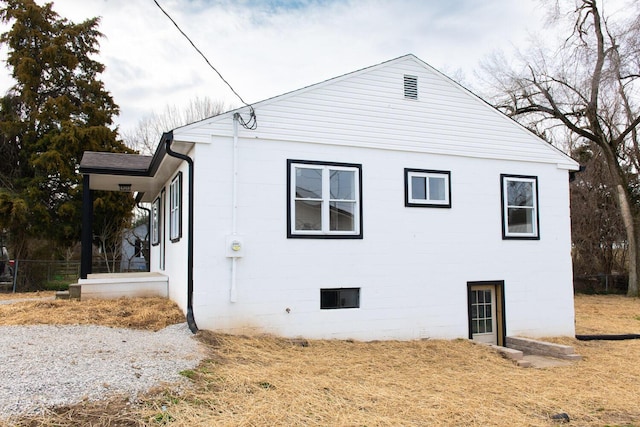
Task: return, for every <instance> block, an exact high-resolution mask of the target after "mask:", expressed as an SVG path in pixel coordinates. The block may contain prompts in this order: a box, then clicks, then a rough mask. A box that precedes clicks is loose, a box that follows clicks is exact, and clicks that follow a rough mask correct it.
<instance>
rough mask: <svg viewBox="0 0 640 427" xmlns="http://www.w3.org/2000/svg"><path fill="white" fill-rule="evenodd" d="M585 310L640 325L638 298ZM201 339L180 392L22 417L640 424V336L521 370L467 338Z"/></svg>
mask: <svg viewBox="0 0 640 427" xmlns="http://www.w3.org/2000/svg"><path fill="white" fill-rule="evenodd" d="M126 306H127V308H129V307H130V304H128V302H127V304H126ZM77 307H78V309H79V310H83V308H82V306H80V305H79V306H77ZM576 313H577V316H576V318H577V321H578V331H579V332H581V333H634V332H635V333H640V320H638V317H639V316H640V300H637V299H635V300H630V299H626V298H624V297H614V296H594V297H591V296H578V297H577V298H576ZM199 336H200V338H201V339H202V341H203V342H205V343H206V345H207V346H208V347H209V351H210V357H209V359H208V360H206V361H205V362H204V363H202V364H201V366H200V367H199V368H198V369H197V370H195V371H194V372H188V373H185V375H187V376H189V377H190V378H192V387H191V388H190V389H188V390H186V391H185V392H184V393H183V394H182V395H173V394H170V393H169V392H168V391H166V390H159V391H156V392H153V393H150V394H149V395H148V396H147V397H146V398H145V399H144V401H143V402H142V403H141V404H138V405H129V404H128V403H126V402H124V401H122V400H117V399H113V400H111V401H109V402H106V403H105V402H99V403H95V404H91V403H87V402H85V403H83V404H81V405H77V406H75V407H73V408H62V409H59V410H57V411H56V412H54V413H51V414H49V415H47V416H46V417H40V418H31V419H26V418H25V419H23V420H22V421H21V422H22V424H20V425H28V426H53V425H56V426H72V425H95V426H138V425H151V426H154V425H170V426H214V425H215V426H263V425H264V426H271V425H273V426H280V425H282V426H293V425H295V426H298V425H300V426H365V425H366V426H425V425H437V426H516V425H517V426H553V425H555V424H554V422H553V421H552V420H550V418H549V416H550V415H552V414H557V413H560V412H566V413H567V414H569V416H570V417H571V424H570V425H576V426H605V425H611V426H615V425H618V426H633V425H635V426H640V421H639V420H640V406H639V405H638V403H637V400H638V396H640V340H632V341H619V342H612V341H590V342H580V341H576V340H574V339H572V338H562V339H559V340H558V341H561V342H564V343H568V344H570V345H573V346H575V348H576V351H577V352H578V353H580V354H582V355H583V357H584V360H583V361H581V362H578V363H575V364H573V365H571V366H562V367H554V368H547V369H523V368H518V367H516V366H515V365H514V364H513V363H512V362H510V361H508V360H505V359H502V358H501V357H499V356H498V355H497V354H496V353H494V352H493V351H491V350H490V349H488V348H485V347H483V346H477V345H474V344H472V343H470V342H468V341H466V340H454V341H437V340H431V341H411V342H370V343H363V342H346V341H309V342H308V345H307V346H301V345H298V344H296V343H293V342H291V341H289V340H285V339H278V338H274V337H265V336H260V337H240V336H230V335H222V334H214V333H210V332H202V333H200V335H199ZM105 404H108V405H110V406H109V407H107V408H105V406H104V405H105Z"/></svg>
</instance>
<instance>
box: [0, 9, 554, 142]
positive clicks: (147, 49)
mask: <svg viewBox="0 0 640 427" xmlns="http://www.w3.org/2000/svg"><path fill="white" fill-rule="evenodd" d="M159 2H160V4H161V5H162V6H163V7H164V8H165V9H166V10H167V12H168V13H169V14H170V15H171V16H172V17H173V18H174V19H175V20H176V22H178V24H179V25H180V26H181V27H182V29H183V30H184V31H185V32H186V33H187V34H188V35H189V36H190V37H191V38H192V39H193V41H194V42H195V43H196V45H197V46H198V47H199V48H200V49H201V50H202V51H203V53H204V54H205V55H206V56H207V57H208V58H209V60H210V61H211V63H212V64H213V65H214V66H215V67H216V68H217V69H218V70H219V71H220V73H222V75H223V76H224V77H225V78H226V79H227V81H229V83H231V85H232V86H233V87H234V88H235V89H236V91H237V92H238V93H240V95H241V96H242V97H243V98H244V99H245V100H246V101H247V102H256V101H259V100H261V99H265V98H269V97H271V96H275V95H278V94H281V93H284V92H288V91H291V90H295V89H297V88H300V87H303V86H306V85H309V84H313V83H316V82H319V81H323V80H326V79H328V78H331V77H335V76H337V75H341V74H344V73H347V72H350V71H353V70H356V69H360V68H363V67H366V66H369V65H373V64H376V63H379V62H382V61H385V60H388V59H392V58H395V57H398V56H401V55H404V54H406V53H413V54H415V55H416V56H418V57H419V58H421V59H422V60H424V61H426V62H428V63H429V64H431V65H433V66H434V67H436V68H438V69H441V70H443V71H445V72H453V73H458V72H459V71H461V72H463V73H464V74H465V75H466V76H470V75H472V74H473V71H474V69H475V68H476V66H477V64H478V62H479V61H480V60H481V59H482V58H483V57H485V56H486V55H488V54H489V53H490V52H491V51H493V50H494V49H499V48H505V49H509V47H510V46H511V45H512V44H515V45H518V44H519V43H522V41H523V40H524V39H525V38H526V36H527V32H528V30H531V31H535V30H536V29H537V28H540V27H541V21H540V20H541V15H542V13H541V11H539V10H537V9H536V8H535V5H536V3H534V2H533V1H531V0H530V1H518V2H514V1H513V0H484V1H483V0H450V1H446V2H444V1H440V0H351V1H339V0H326V1H314V0H307V1H295V2H291V1H284V0H281V1H270V2H264V1H259V0H251V1H240V2H237V1H236V2H232V1H205V0H159ZM54 10H56V11H57V12H58V13H59V14H60V15H61V16H64V17H67V18H69V19H70V20H72V21H81V20H83V19H86V18H89V17H93V16H101V17H102V20H101V26H100V30H101V31H102V32H103V33H104V34H105V36H106V38H105V39H103V40H102V42H101V53H100V58H99V60H100V61H102V62H103V63H104V64H105V65H106V67H107V69H106V71H105V73H104V74H103V80H104V82H105V87H106V88H107V90H109V91H110V92H111V93H112V95H113V97H114V99H115V101H116V103H118V104H119V105H120V107H121V116H120V118H119V119H117V122H118V123H120V125H121V129H122V130H126V129H128V128H130V127H132V126H134V125H135V124H136V123H137V122H138V121H139V120H140V119H141V118H142V117H143V116H144V115H146V114H149V113H150V112H151V111H154V110H155V111H161V110H163V109H164V107H165V105H167V104H174V105H184V104H186V103H187V102H188V101H189V100H190V99H193V98H195V97H196V96H200V97H203V96H209V97H210V98H212V99H222V100H224V101H225V102H226V103H227V104H230V103H232V104H234V105H239V104H240V102H239V101H238V100H237V99H236V98H235V97H234V96H233V94H232V93H231V91H230V90H229V89H228V88H227V87H226V86H225V85H224V83H222V82H221V80H220V79H219V78H218V76H217V75H216V74H215V72H214V71H213V70H211V69H209V68H208V67H207V65H206V64H205V62H204V60H203V59H202V58H201V57H200V56H199V55H198V54H197V53H196V52H195V50H193V48H192V47H191V46H190V45H189V44H188V42H187V41H186V40H185V39H184V38H183V37H182V36H181V35H180V34H179V32H178V30H177V29H176V28H175V27H174V26H173V24H172V23H171V22H170V21H169V20H168V19H167V18H166V17H165V16H164V15H163V14H162V12H161V11H160V10H159V9H158V8H157V7H156V6H155V4H154V3H153V1H152V0H145V1H130V0H60V1H59V2H57V3H55V4H54ZM0 53H2V52H0ZM458 70H459V71H458ZM8 85H9V83H8V80H7V78H6V77H2V78H0V89H1V90H6V88H8Z"/></svg>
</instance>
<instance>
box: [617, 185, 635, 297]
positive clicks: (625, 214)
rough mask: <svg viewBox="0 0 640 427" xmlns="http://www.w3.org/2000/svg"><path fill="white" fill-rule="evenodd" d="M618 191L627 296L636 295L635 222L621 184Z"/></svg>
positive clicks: (627, 197) (625, 192)
mask: <svg viewBox="0 0 640 427" xmlns="http://www.w3.org/2000/svg"><path fill="white" fill-rule="evenodd" d="M616 190H617V191H618V202H619V206H620V213H621V215H622V221H623V223H624V228H625V230H626V232H627V244H628V251H629V256H628V260H627V262H628V263H629V268H628V271H629V285H628V288H627V296H630V297H637V296H638V269H637V259H638V240H637V236H636V231H635V223H634V220H633V214H632V212H631V205H630V204H629V195H628V194H627V190H626V189H625V188H624V186H623V185H622V184H618V185H616Z"/></svg>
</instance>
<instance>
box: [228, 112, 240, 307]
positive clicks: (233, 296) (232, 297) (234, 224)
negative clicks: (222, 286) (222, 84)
mask: <svg viewBox="0 0 640 427" xmlns="http://www.w3.org/2000/svg"><path fill="white" fill-rule="evenodd" d="M232 167H233V177H232V184H231V209H232V211H231V241H232V242H231V245H234V242H236V241H237V240H236V237H237V235H238V113H236V114H234V115H233V166H232ZM237 263H238V258H237V256H232V257H231V287H230V290H229V301H231V302H236V301H237V300H238V289H237V283H236V282H237V280H236V279H237V278H236V269H237Z"/></svg>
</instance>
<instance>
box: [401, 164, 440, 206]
mask: <svg viewBox="0 0 640 427" xmlns="http://www.w3.org/2000/svg"><path fill="white" fill-rule="evenodd" d="M450 180H451V172H449V171H436V170H425V169H405V170H404V186H405V188H404V194H405V198H404V204H405V206H417V207H435V208H450V207H451V185H450Z"/></svg>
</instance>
